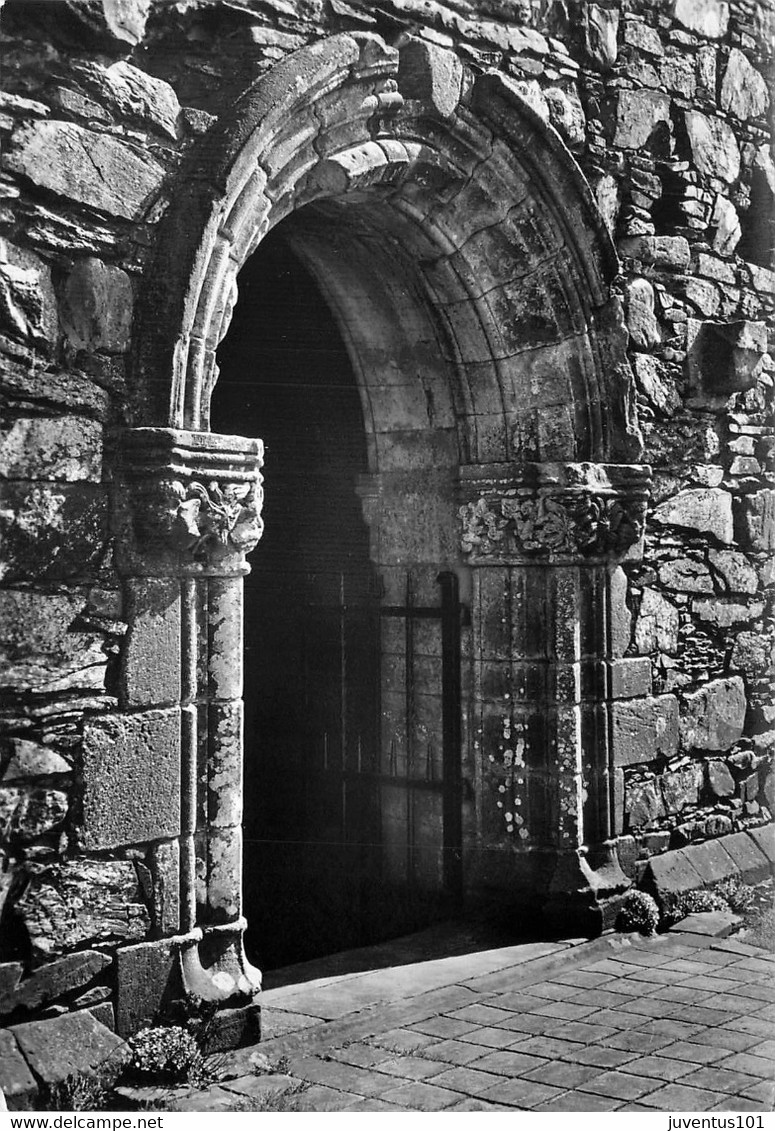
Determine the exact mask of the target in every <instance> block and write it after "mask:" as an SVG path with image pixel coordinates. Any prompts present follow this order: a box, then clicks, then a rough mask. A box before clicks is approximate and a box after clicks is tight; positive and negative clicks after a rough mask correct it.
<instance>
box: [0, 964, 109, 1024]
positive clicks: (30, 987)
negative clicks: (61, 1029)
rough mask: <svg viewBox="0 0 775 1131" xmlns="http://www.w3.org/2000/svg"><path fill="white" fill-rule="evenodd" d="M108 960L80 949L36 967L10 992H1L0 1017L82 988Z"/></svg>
mask: <svg viewBox="0 0 775 1131" xmlns="http://www.w3.org/2000/svg"><path fill="white" fill-rule="evenodd" d="M110 963H111V959H110V957H109V956H108V955H107V954H101V953H100V952H99V951H97V950H81V951H76V952H75V953H74V954H68V955H66V956H65V957H64V958H59V959H57V960H55V961H54V962H49V963H47V964H46V965H45V966H40V967H38V969H37V970H35V971H33V973H32V974H30V976H29V977H28V978H25V979H23V980H22V981H20V982H19V984H18V985H17V986H16V987H14V989H13V991H11V992H6V993H2V992H0V1014H4V1013H10V1012H11V1011H12V1010H14V1009H17V1008H20V1007H22V1008H24V1009H36V1008H38V1007H39V1006H43V1005H46V1004H47V1003H48V1002H50V1001H54V1000H55V999H56V998H57V997H61V996H62V995H63V994H66V993H69V992H70V991H71V990H75V989H77V988H78V986H84V985H86V983H87V982H90V981H91V980H92V978H94V977H95V976H96V975H97V974H99V973H100V971H101V970H104V969H105V967H106V966H110Z"/></svg>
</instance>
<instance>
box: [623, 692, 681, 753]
mask: <svg viewBox="0 0 775 1131" xmlns="http://www.w3.org/2000/svg"><path fill="white" fill-rule="evenodd" d="M611 718H612V723H613V730H612V744H613V756H614V764H615V765H617V766H633V765H637V764H638V763H641V762H651V761H653V759H654V758H656V757H657V756H658V755H660V754H662V755H664V756H665V757H668V758H669V757H672V756H673V755H674V754H675V753H676V751H677V749H678V701H677V699H676V698H675V696H673V695H660V696H657V697H656V698H653V699H643V700H638V701H633V702H625V703H621V702H620V703H614V704H613V705H612V707H611Z"/></svg>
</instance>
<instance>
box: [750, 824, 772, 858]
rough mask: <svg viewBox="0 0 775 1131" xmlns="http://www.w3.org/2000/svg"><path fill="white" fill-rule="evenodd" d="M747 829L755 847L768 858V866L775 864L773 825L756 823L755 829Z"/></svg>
mask: <svg viewBox="0 0 775 1131" xmlns="http://www.w3.org/2000/svg"><path fill="white" fill-rule="evenodd" d="M747 831H748V835H749V836H750V838H751V840H752V841H753V842H754V844H755V845H756V847H757V848H758V849H759V850H760V851H761V852H763V853H764V855H765V856H766V858H767V859H768V860H769V862H770V866H771V867H772V866H773V865H775V825H772V824H769V825H758V826H757V827H756V828H755V829H748V830H747Z"/></svg>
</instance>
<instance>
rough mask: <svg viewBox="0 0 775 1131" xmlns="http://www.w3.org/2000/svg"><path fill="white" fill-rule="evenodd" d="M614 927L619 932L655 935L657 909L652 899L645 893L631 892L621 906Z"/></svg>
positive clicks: (657, 923)
mask: <svg viewBox="0 0 775 1131" xmlns="http://www.w3.org/2000/svg"><path fill="white" fill-rule="evenodd" d="M616 926H617V929H618V930H620V931H640V933H641V934H642V935H655V934H656V932H657V927H658V926H659V908H658V907H657V904H656V901H655V900H654V898H653V897H652V896H650V895H648V893H647V892H645V891H631V892H630V893H629V895H627V896H626V898H625V900H624V903H623V904H622V907H621V910H620V911H619V915H618V918H617V920H616Z"/></svg>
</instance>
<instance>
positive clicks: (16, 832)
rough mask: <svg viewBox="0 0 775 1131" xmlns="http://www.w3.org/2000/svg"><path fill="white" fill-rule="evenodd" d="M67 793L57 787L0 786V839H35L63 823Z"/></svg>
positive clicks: (66, 805) (65, 813) (66, 806)
mask: <svg viewBox="0 0 775 1131" xmlns="http://www.w3.org/2000/svg"><path fill="white" fill-rule="evenodd" d="M67 808H68V798H67V794H66V793H63V792H62V791H61V790H58V789H43V788H37V789H36V788H30V787H25V786H2V787H0V839H1V840H13V841H29V840H35V839H36V838H37V837H39V836H43V835H44V834H45V833H49V832H51V831H52V830H53V829H56V828H57V827H58V826H59V825H61V824H62V822H63V821H64V819H65V817H66V816H67Z"/></svg>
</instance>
